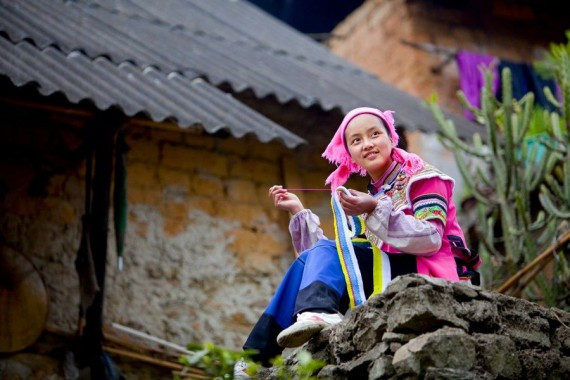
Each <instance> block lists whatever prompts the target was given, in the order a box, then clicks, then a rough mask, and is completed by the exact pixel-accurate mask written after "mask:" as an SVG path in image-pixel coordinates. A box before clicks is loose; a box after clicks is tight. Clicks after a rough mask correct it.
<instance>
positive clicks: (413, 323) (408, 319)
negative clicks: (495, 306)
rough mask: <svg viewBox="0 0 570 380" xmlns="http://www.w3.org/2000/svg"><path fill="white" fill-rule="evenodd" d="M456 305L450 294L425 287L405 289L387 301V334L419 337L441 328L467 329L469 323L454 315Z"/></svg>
mask: <svg viewBox="0 0 570 380" xmlns="http://www.w3.org/2000/svg"><path fill="white" fill-rule="evenodd" d="M457 305H458V303H457V301H456V300H455V299H454V298H453V296H452V294H450V292H449V293H448V292H443V291H440V290H439V289H435V288H434V287H433V286H428V285H422V286H419V287H416V288H409V289H407V290H406V292H402V293H398V294H396V295H395V296H394V297H393V298H392V299H391V300H390V301H388V304H387V310H388V331H393V332H402V333H414V334H417V335H419V334H421V333H424V332H428V331H433V330H435V329H437V328H438V327H441V326H454V327H460V328H462V329H464V330H468V328H469V323H468V322H467V321H465V320H463V319H460V318H458V317H457V316H456V315H455V313H454V310H455V308H457V307H458V306H457Z"/></svg>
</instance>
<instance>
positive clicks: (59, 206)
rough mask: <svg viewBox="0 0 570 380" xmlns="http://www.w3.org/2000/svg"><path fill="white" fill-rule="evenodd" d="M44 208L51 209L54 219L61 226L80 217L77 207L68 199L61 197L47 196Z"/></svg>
mask: <svg viewBox="0 0 570 380" xmlns="http://www.w3.org/2000/svg"><path fill="white" fill-rule="evenodd" d="M42 209H47V210H50V212H51V213H52V215H53V219H54V220H55V221H56V223H58V224H59V225H60V226H67V225H69V224H71V223H73V222H75V221H76V220H77V218H78V216H77V213H76V210H75V207H73V205H72V204H71V203H69V202H67V201H64V200H61V199H60V198H51V197H50V198H45V199H44V201H43V205H42Z"/></svg>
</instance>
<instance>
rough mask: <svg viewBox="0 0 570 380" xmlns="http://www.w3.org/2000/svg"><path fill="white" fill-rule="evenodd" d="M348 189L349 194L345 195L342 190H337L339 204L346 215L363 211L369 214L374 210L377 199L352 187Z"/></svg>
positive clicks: (358, 213)
mask: <svg viewBox="0 0 570 380" xmlns="http://www.w3.org/2000/svg"><path fill="white" fill-rule="evenodd" d="M348 191H349V192H350V194H351V195H347V194H345V193H344V192H343V191H339V199H340V204H341V205H342V208H343V209H344V212H345V213H346V214H347V215H360V214H364V213H366V214H370V213H371V212H372V211H374V209H375V208H376V205H377V200H376V199H374V198H373V197H372V196H371V195H370V194H367V193H363V192H360V191H356V190H352V189H350V190H348Z"/></svg>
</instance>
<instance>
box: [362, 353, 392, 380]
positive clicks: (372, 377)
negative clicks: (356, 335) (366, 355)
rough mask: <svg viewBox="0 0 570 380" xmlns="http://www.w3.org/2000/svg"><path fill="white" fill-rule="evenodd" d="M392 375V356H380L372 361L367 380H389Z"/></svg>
mask: <svg viewBox="0 0 570 380" xmlns="http://www.w3.org/2000/svg"><path fill="white" fill-rule="evenodd" d="M392 375H394V366H393V365H392V356H381V357H379V358H378V359H376V360H374V361H373V362H372V364H371V366H370V369H369V371H368V380H381V379H389V378H390V377H392Z"/></svg>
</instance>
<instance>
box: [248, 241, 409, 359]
mask: <svg viewBox="0 0 570 380" xmlns="http://www.w3.org/2000/svg"><path fill="white" fill-rule="evenodd" d="M352 244H353V246H354V253H355V255H356V259H357V261H358V266H359V267H360V270H361V273H362V282H363V286H364V292H365V295H366V297H369V296H370V295H371V294H372V292H373V290H374V279H373V255H372V249H371V246H370V243H369V242H353V243H352ZM388 256H389V258H390V267H391V275H392V278H394V277H396V276H398V275H402V274H406V273H416V272H417V267H416V258H415V256H413V255H407V254H395V255H388ZM348 306H349V300H348V295H347V292H346V282H345V279H344V275H343V273H342V268H341V266H340V261H339V258H338V254H337V252H336V243H335V242H334V241H333V240H319V241H318V242H317V243H316V244H315V245H314V246H313V247H312V248H310V249H308V250H306V251H305V252H303V253H302V254H301V255H300V256H299V257H298V258H297V259H296V260H295V261H294V262H293V264H292V265H291V267H290V268H289V270H288V271H287V273H286V274H285V276H284V277H283V280H282V281H281V284H279V287H278V288H277V291H276V292H275V295H274V296H273V298H272V299H271V302H270V303H269V305H268V306H267V308H266V309H265V311H264V312H263V314H262V315H261V317H260V318H259V320H258V321H257V323H256V325H255V326H254V327H253V329H252V331H251V333H250V335H249V336H248V338H247V340H246V342H245V344H244V346H243V347H244V349H255V350H257V351H258V354H257V355H255V356H254V359H255V360H260V361H262V362H263V363H265V364H266V365H267V364H268V363H269V360H270V359H271V358H273V357H274V356H276V355H278V354H280V353H281V352H282V351H283V349H282V348H281V347H279V346H278V345H277V342H276V338H277V335H279V333H280V332H281V331H283V330H284V329H286V328H287V327H289V326H291V325H292V324H293V322H294V321H295V316H296V315H297V313H299V312H303V311H315V312H326V313H336V312H341V313H344V312H345V311H346V310H347V309H348Z"/></svg>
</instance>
